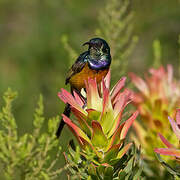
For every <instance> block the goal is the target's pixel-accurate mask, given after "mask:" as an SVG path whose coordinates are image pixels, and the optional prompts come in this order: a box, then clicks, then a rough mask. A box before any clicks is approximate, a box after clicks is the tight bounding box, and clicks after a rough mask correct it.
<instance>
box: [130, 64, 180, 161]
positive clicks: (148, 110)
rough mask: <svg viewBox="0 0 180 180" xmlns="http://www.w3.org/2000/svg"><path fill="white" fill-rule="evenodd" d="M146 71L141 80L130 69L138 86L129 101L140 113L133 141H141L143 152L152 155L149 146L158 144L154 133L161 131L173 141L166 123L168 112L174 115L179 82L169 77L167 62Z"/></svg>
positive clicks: (170, 73)
mask: <svg viewBox="0 0 180 180" xmlns="http://www.w3.org/2000/svg"><path fill="white" fill-rule="evenodd" d="M149 73H150V75H147V74H146V75H145V80H143V79H142V78H140V77H138V76H137V75H135V74H134V73H130V77H131V80H132V82H133V84H134V85H135V86H136V87H137V89H138V90H139V91H138V92H134V93H133V102H134V104H135V106H136V107H137V108H138V110H139V112H140V115H141V122H140V123H138V122H135V123H134V128H135V130H136V132H137V135H138V139H136V140H137V142H140V144H142V149H143V151H144V155H146V157H148V158H153V159H154V153H153V148H155V147H157V145H158V144H159V145H160V143H161V142H160V141H159V140H158V138H157V133H158V132H161V133H162V134H164V135H165V136H166V137H168V140H170V141H171V142H175V136H174V135H173V133H172V130H171V127H170V125H169V123H168V120H167V117H168V115H170V116H174V115H175V111H174V109H176V108H177V107H178V106H180V82H178V81H176V80H175V79H174V78H173V68H172V66H171V65H168V66H167V70H166V69H165V68H164V67H162V66H161V67H160V68H159V69H154V68H151V69H150V70H149Z"/></svg>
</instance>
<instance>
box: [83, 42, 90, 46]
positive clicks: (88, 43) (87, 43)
mask: <svg viewBox="0 0 180 180" xmlns="http://www.w3.org/2000/svg"><path fill="white" fill-rule="evenodd" d="M85 45H89V46H90V45H92V43H90V42H85V43H84V44H83V46H85Z"/></svg>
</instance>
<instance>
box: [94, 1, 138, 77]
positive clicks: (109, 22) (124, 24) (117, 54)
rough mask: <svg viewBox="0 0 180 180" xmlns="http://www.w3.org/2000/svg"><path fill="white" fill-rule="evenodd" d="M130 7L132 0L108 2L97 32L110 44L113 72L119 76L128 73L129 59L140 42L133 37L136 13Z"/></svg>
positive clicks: (101, 15) (103, 10) (101, 13)
mask: <svg viewBox="0 0 180 180" xmlns="http://www.w3.org/2000/svg"><path fill="white" fill-rule="evenodd" d="M130 6H131V0H112V1H107V2H106V5H105V8H103V9H102V10H101V12H100V15H99V28H98V29H97V30H96V34H97V35H98V36H100V37H103V38H105V39H106V40H107V42H108V43H109V44H110V47H111V54H112V59H113V63H112V70H113V72H114V73H113V74H117V72H118V76H122V75H124V73H126V72H127V66H128V57H129V55H130V54H131V52H132V50H133V48H134V46H135V44H136V42H137V40H138V37H137V36H134V35H133V16H134V12H133V11H131V9H130ZM119 72H120V73H119ZM114 78H115V77H114Z"/></svg>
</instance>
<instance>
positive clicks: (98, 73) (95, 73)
mask: <svg viewBox="0 0 180 180" xmlns="http://www.w3.org/2000/svg"><path fill="white" fill-rule="evenodd" d="M108 70H109V69H103V70H92V69H90V68H89V66H88V63H86V65H85V66H84V68H83V69H82V71H81V72H79V73H77V74H75V75H73V76H72V77H71V78H70V80H69V83H70V84H71V86H72V87H74V88H76V89H78V90H81V89H82V88H85V81H87V80H88V78H91V79H95V78H96V82H97V83H99V82H101V80H102V78H103V77H105V76H106V74H107V73H108Z"/></svg>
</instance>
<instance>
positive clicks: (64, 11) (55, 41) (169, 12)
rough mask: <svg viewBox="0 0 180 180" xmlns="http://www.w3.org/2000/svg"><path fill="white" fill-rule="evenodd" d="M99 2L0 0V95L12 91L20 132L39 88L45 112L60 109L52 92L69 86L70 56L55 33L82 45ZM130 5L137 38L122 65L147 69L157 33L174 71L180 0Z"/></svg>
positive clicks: (26, 127) (136, 0) (26, 128)
mask: <svg viewBox="0 0 180 180" xmlns="http://www.w3.org/2000/svg"><path fill="white" fill-rule="evenodd" d="M104 6H105V0H101V1H96V0H91V1H87V0H31V1H25V0H18V1H14V0H0V95H1V97H2V94H3V92H4V91H6V90H7V88H8V87H11V88H12V89H13V90H17V91H18V94H19V96H18V99H17V100H16V102H15V106H14V109H13V111H14V113H15V117H16V119H17V124H18V128H19V133H20V134H23V133H25V132H31V130H32V119H33V115H32V114H33V112H34V108H35V106H36V102H37V99H38V97H39V94H40V93H41V94H42V95H43V96H44V103H45V116H46V117H47V118H48V117H51V116H55V115H57V114H61V113H62V111H63V108H64V104H63V103H62V102H61V101H60V100H59V99H58V97H57V92H58V91H59V90H60V88H66V89H68V88H69V87H65V84H64V80H65V73H66V72H67V70H68V69H69V67H70V60H69V56H68V52H67V51H66V50H65V49H64V46H63V44H62V43H61V37H62V36H63V35H64V34H66V35H67V36H68V37H69V42H70V44H71V45H72V47H73V48H74V49H75V50H76V51H77V52H78V53H81V52H82V51H84V50H85V49H84V48H83V47H82V46H81V45H82V44H83V43H84V42H85V41H87V40H89V39H90V38H92V37H94V31H95V29H96V28H98V26H99V25H98V15H99V11H100V10H102V9H103V8H104ZM131 8H132V10H133V11H134V12H135V15H134V19H133V23H134V32H133V34H135V35H137V36H138V37H139V41H138V43H137V44H136V46H135V48H134V50H133V52H132V53H131V56H130V57H129V66H128V70H129V71H134V72H137V73H138V74H142V73H143V72H145V71H147V69H148V67H150V66H151V65H152V64H153V50H152V43H153V40H155V39H159V40H160V43H161V46H162V63H163V65H165V64H167V63H171V64H173V66H174V67H175V71H176V75H177V74H178V73H177V72H178V66H180V65H179V60H178V59H179V45H178V36H179V34H180V1H178V0H172V1H169V0H151V1H144V0H133V1H132V6H131ZM105 28H106V27H105ZM110 46H111V45H110ZM72 61H73V60H71V62H72ZM74 61H75V59H74ZM112 63H113V62H112ZM119 70H121V67H119ZM112 73H113V72H112ZM125 75H126V74H125ZM116 76H117V77H118V76H119V75H118V74H116ZM118 78H119V77H118ZM0 104H2V98H1V99H0ZM67 134H69V131H68V130H67V128H65V130H64V131H63V134H62V139H63V142H62V144H63V149H65V148H66V145H67V141H68V139H69V138H70V136H67ZM67 138H68V139H67Z"/></svg>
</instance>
